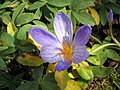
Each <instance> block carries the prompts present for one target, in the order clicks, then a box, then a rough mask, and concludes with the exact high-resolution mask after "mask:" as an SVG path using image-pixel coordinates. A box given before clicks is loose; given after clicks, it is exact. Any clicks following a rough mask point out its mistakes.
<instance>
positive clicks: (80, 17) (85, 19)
mask: <svg viewBox="0 0 120 90" xmlns="http://www.w3.org/2000/svg"><path fill="white" fill-rule="evenodd" d="M73 16H74V17H75V18H76V19H77V21H78V22H79V23H82V24H90V25H91V26H94V25H95V21H94V19H93V18H92V16H91V15H90V14H88V13H87V12H85V11H81V12H79V13H76V12H74V11H73Z"/></svg>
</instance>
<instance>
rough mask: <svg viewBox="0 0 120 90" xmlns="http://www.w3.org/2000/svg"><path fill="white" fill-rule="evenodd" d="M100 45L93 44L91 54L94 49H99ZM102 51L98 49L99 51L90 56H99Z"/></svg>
mask: <svg viewBox="0 0 120 90" xmlns="http://www.w3.org/2000/svg"><path fill="white" fill-rule="evenodd" d="M100 46H101V45H100V44H95V45H93V47H92V49H91V52H92V51H93V50H95V49H97V48H98V47H100ZM102 51H103V49H100V50H99V51H97V52H95V53H92V55H99V53H101V52H102Z"/></svg>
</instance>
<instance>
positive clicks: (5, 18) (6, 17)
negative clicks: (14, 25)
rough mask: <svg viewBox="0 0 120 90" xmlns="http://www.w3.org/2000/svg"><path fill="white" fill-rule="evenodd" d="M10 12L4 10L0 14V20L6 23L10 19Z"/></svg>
mask: <svg viewBox="0 0 120 90" xmlns="http://www.w3.org/2000/svg"><path fill="white" fill-rule="evenodd" d="M9 14H10V13H9V12H6V13H4V14H3V15H2V21H3V22H4V23H5V24H6V25H8V23H9V22H10V21H11V17H10V15H9Z"/></svg>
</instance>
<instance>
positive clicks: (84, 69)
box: [77, 61, 94, 80]
mask: <svg viewBox="0 0 120 90" xmlns="http://www.w3.org/2000/svg"><path fill="white" fill-rule="evenodd" d="M77 72H78V74H79V75H80V76H81V77H82V78H83V79H85V80H90V79H91V78H93V77H94V75H93V72H92V70H91V68H90V67H89V64H88V63H87V62H85V61H83V62H81V63H80V67H78V68H77Z"/></svg>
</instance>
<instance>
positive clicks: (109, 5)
mask: <svg viewBox="0 0 120 90" xmlns="http://www.w3.org/2000/svg"><path fill="white" fill-rule="evenodd" d="M105 6H106V7H107V8H108V9H112V10H113V12H114V13H116V14H120V5H118V4H114V3H107V4H106V5H105Z"/></svg>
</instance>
